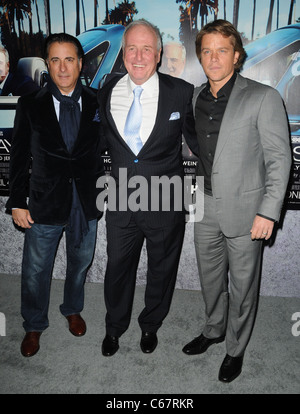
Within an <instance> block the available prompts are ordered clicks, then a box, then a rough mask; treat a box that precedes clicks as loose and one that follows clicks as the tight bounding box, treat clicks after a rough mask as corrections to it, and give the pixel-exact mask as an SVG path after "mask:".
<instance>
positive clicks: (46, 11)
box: [44, 0, 51, 36]
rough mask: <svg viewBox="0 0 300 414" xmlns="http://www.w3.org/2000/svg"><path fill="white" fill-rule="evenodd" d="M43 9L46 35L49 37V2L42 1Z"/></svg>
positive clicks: (46, 0)
mask: <svg viewBox="0 0 300 414" xmlns="http://www.w3.org/2000/svg"><path fill="white" fill-rule="evenodd" d="M44 9H45V23H46V34H47V36H49V35H50V34H51V17H50V1H49V0H44Z"/></svg>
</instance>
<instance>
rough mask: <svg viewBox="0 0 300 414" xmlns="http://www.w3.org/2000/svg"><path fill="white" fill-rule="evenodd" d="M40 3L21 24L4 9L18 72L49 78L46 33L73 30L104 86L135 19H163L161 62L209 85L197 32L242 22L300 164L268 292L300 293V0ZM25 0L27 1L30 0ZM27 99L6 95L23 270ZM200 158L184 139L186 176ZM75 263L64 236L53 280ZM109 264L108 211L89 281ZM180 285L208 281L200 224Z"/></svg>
mask: <svg viewBox="0 0 300 414" xmlns="http://www.w3.org/2000/svg"><path fill="white" fill-rule="evenodd" d="M20 3H22V2H20ZM35 3H36V5H35V8H34V9H32V10H31V13H30V14H28V13H27V14H26V13H25V12H24V14H23V15H22V16H23V18H22V19H23V20H22V25H18V24H17V23H18V22H17V20H16V17H14V18H13V21H14V25H12V21H11V20H9V19H5V16H7V15H8V14H9V10H4V9H3V8H1V7H0V22H1V26H0V30H1V45H2V46H3V47H4V48H5V49H6V50H7V51H8V54H9V58H10V65H9V70H10V72H11V73H12V74H14V75H17V74H18V75H20V74H21V73H22V74H23V75H24V74H26V75H27V76H29V77H31V78H32V81H33V82H35V83H36V84H38V85H39V86H42V85H43V80H44V79H45V73H46V66H45V65H44V62H43V60H42V59H41V57H42V46H43V40H44V38H45V36H47V34H49V33H54V32H62V31H65V32H67V33H70V34H72V35H74V36H78V38H79V40H80V41H81V43H82V45H83V48H84V51H85V63H84V67H83V71H82V82H83V83H84V84H86V85H89V86H91V87H93V88H99V85H100V81H101V79H102V77H103V76H104V75H105V74H107V73H110V72H113V71H118V72H120V71H121V72H122V71H124V66H123V63H122V50H121V38H122V33H123V31H124V26H126V25H127V24H128V23H129V22H130V21H131V20H132V19H133V20H136V19H140V18H145V19H147V20H149V21H151V22H152V23H153V24H155V25H157V26H158V27H159V29H160V31H161V33H162V39H163V55H162V60H161V64H160V66H159V69H158V70H159V71H161V72H163V73H167V74H169V75H171V76H176V77H180V78H182V79H185V80H187V81H189V82H191V83H192V84H194V86H199V85H201V84H202V83H203V82H205V81H206V78H205V75H204V73H203V70H202V68H201V65H200V64H199V62H198V60H197V58H196V54H195V46H194V43H195V36H196V33H197V31H198V30H199V29H200V28H201V27H202V26H203V25H204V24H205V23H206V22H209V21H211V20H213V19H215V18H220V19H227V20H229V21H231V22H232V23H233V24H234V25H235V26H236V27H237V29H238V30H239V31H240V33H241V35H242V38H243V42H244V47H245V49H246V52H247V59H246V62H245V65H244V67H243V69H242V71H241V74H242V75H243V76H246V77H249V78H252V79H255V80H258V81H260V82H262V83H265V84H268V85H270V86H273V87H274V88H276V89H277V90H278V91H279V92H280V94H281V96H282V98H283V100H284V102H285V105H286V110H287V115H288V118H289V124H290V130H291V151H292V153H293V165H292V169H291V177H290V183H289V185H288V189H287V193H286V198H285V203H284V207H283V214H282V219H281V221H280V223H279V224H278V226H277V228H276V231H275V233H274V235H273V237H272V239H271V240H270V241H269V242H266V244H265V246H264V254H263V267H262V280H261V294H262V295H271V296H289V297H292V296H297V297H300V276H299V274H300V258H299V240H298V239H299V236H300V231H299V230H300V225H299V222H300V174H299V172H300V104H299V96H300V76H299V75H300V52H299V50H300V23H297V21H299V22H300V8H299V5H297V4H296V3H297V2H284V3H285V4H284V5H283V2H277V5H273V6H272V7H271V5H270V1H269V0H262V1H260V2H257V3H259V4H257V5H255V3H256V2H248V1H246V0H241V1H240V2H236V1H234V0H227V1H226V2H223V1H192V2H191V1H184V0H182V1H178V0H164V1H161V0H136V1H135V2H124V1H119V2H116V1H98V2H94V0H85V1H82V2H76V5H77V6H76V8H75V2H64V3H65V4H63V2H61V1H58V0H57V1H56V0H54V1H51V2H44V1H37V2H35ZM70 3H74V5H73V4H72V5H71V4H70ZM271 3H272V2H271ZM281 3H282V4H281ZM78 4H79V6H78ZM278 4H279V8H278ZM19 7H20V8H22V5H20V6H19ZM32 7H33V6H32ZM62 7H64V9H62ZM5 12H6V14H5ZM7 13H8V14H7ZM14 16H15V15H14ZM91 37H92V38H93V39H94V40H93V42H91ZM4 53H5V52H4V51H3V50H2V49H0V76H2V75H3V73H2V72H1V71H2V68H1V55H3V54H4ZM17 100H18V96H16V94H15V93H13V92H9V93H7V94H6V96H3V95H1V96H0V220H1V226H0V236H1V244H0V273H5V274H20V271H21V262H22V249H23V240H24V233H23V232H22V231H21V230H19V229H17V228H16V227H15V226H14V225H13V222H12V219H11V216H10V215H9V214H8V213H7V212H6V210H5V203H6V201H7V197H8V195H9V160H10V146H11V136H12V129H13V121H14V115H15V108H16V104H17ZM274 116H276V114H274ZM103 158H104V163H105V166H106V171H107V173H108V174H109V171H110V168H111V160H110V157H109V154H108V153H106V154H103ZM196 166H197V159H196V158H195V157H194V156H193V154H192V153H191V151H190V150H189V148H188V147H187V145H186V143H185V140H184V137H183V167H184V170H185V174H186V175H191V176H192V177H194V176H195V170H196ZM65 265H66V263H65V239H64V236H63V237H62V240H61V242H60V245H59V248H58V251H57V258H56V261H55V265H54V269H53V278H57V279H63V278H64V274H65ZM105 268H106V230H105V215H104V217H103V218H102V219H101V220H100V221H99V226H98V237H97V247H96V252H95V257H94V261H93V264H92V266H91V268H90V270H89V272H88V277H87V281H88V282H96V283H98V282H100V283H102V282H103V279H104V274H105ZM146 270H147V256H146V253H145V248H143V250H142V255H141V260H140V265H139V269H138V278H137V284H139V285H143V284H145V281H146V280H145V278H146ZM176 287H177V288H181V289H197V290H198V289H200V283H199V277H198V271H197V264H196V257H195V252H194V244H193V223H192V222H187V225H186V234H185V240H184V245H183V251H182V256H181V260H180V266H179V273H178V278H177V284H176Z"/></svg>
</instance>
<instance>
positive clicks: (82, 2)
mask: <svg viewBox="0 0 300 414" xmlns="http://www.w3.org/2000/svg"><path fill="white" fill-rule="evenodd" d="M81 7H82V14H83V26H84V31H86V18H85V8H84V0H81Z"/></svg>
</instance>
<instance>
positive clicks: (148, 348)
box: [98, 20, 197, 356]
mask: <svg viewBox="0 0 300 414" xmlns="http://www.w3.org/2000/svg"><path fill="white" fill-rule="evenodd" d="M122 47H123V60H124V64H125V67H126V69H127V72H128V73H127V74H125V75H124V74H122V75H116V76H114V77H112V76H110V79H109V80H108V81H107V82H106V83H105V84H104V86H103V87H102V89H100V91H99V92H98V101H99V105H100V116H101V122H102V123H103V129H104V135H105V138H106V140H107V145H108V149H109V153H110V155H111V160H112V171H111V180H114V183H115V186H112V185H111V187H112V188H114V187H115V189H116V208H114V203H111V204H110V192H108V211H107V215H106V222H107V243H108V245H107V253H108V263H107V270H106V275H105V285H104V290H105V301H106V308H107V314H106V336H105V338H104V341H103V343H102V353H103V355H104V356H111V355H113V354H115V353H116V352H117V350H118V349H119V337H120V336H121V335H122V334H123V333H124V332H125V331H126V330H127V328H128V326H129V323H130V319H131V310H132V303H133V296H134V289H135V284H136V271H137V267H138V263H139V258H140V252H141V248H142V245H143V242H144V240H146V249H147V258H148V271H147V286H146V292H145V307H144V309H143V311H142V312H141V313H140V315H139V318H138V321H139V325H140V328H141V331H142V337H141V342H140V346H141V349H142V351H143V352H144V353H151V352H153V351H154V349H155V348H156V346H157V342H158V340H157V334H156V333H157V330H158V329H159V328H160V326H161V325H162V322H163V320H164V318H165V317H166V315H167V314H168V311H169V308H170V304H171V300H172V295H173V291H174V287H175V282H176V276H177V269H178V264H179V258H180V253H181V248H182V242H183V237H184V230H185V211H184V207H183V205H182V204H181V205H180V206H179V207H178V205H177V204H176V202H177V201H178V200H177V201H176V197H177V198H178V194H179V193H180V191H181V188H179V187H178V186H175V187H176V188H175V190H174V189H172V188H170V193H169V195H168V196H167V197H166V194H165V193H164V192H163V191H161V189H160V190H155V189H154V190H153V188H151V183H153V180H155V179H161V177H164V178H165V179H167V180H170V181H172V180H173V181H175V180H176V179H178V180H179V181H177V182H180V183H182V180H183V163H182V155H181V148H182V134H183V133H184V136H185V137H186V139H187V141H188V144H189V146H190V148H191V149H192V150H193V151H194V152H196V153H197V142H196V134H195V129H194V118H193V111H192V95H193V86H192V85H191V84H189V83H187V82H185V81H183V80H182V79H176V78H174V77H171V76H169V75H165V74H161V73H157V71H156V68H157V64H158V63H159V61H160V55H161V47H162V46H161V37H160V33H159V31H158V30H157V28H156V27H155V26H153V25H152V24H150V23H149V22H147V21H145V20H138V21H134V22H133V23H131V24H130V25H129V26H127V27H126V29H125V32H124V35H123V43H122ZM140 87H141V89H140ZM138 90H140V92H141V95H140V98H139V104H137V107H138V108H139V109H138V111H137V113H138V114H139V115H135V118H133V119H134V121H133V125H131V127H132V128H129V126H128V125H129V124H128V122H129V118H131V117H130V116H129V113H131V109H130V108H131V106H132V104H133V96H134V94H135V93H136V91H138ZM129 123H130V122H129ZM134 124H135V125H134ZM138 124H140V126H139V127H138V128H137V125H138ZM137 131H138V132H137ZM134 132H135V133H136V132H137V134H136V136H135V138H136V139H137V141H136V145H139V148H133V147H131V142H130V137H132V136H133V135H134ZM110 182H111V181H110ZM137 182H140V183H141V187H140V188H139V189H140V196H137V193H135V191H134V187H135V185H136V184H135V183H137ZM124 186H125V187H126V186H128V191H127V194H125V192H123V189H124ZM137 186H138V185H137ZM109 187H110V184H109ZM171 187H172V186H171ZM152 190H153V191H152ZM164 196H165V197H166V199H165V200H163V197H164ZM135 197H136V200H137V203H136V204H135V205H134V203H132V201H133V200H134V199H135ZM164 201H167V203H169V208H164V207H165V206H164ZM154 205H155V206H154Z"/></svg>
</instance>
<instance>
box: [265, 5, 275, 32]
mask: <svg viewBox="0 0 300 414" xmlns="http://www.w3.org/2000/svg"><path fill="white" fill-rule="evenodd" d="M274 3H275V0H270V9H269V17H268V22H267V29H266V34H268V33H270V32H271V30H272V20H273V10H274Z"/></svg>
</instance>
